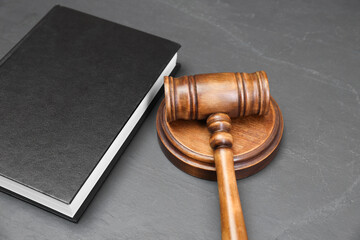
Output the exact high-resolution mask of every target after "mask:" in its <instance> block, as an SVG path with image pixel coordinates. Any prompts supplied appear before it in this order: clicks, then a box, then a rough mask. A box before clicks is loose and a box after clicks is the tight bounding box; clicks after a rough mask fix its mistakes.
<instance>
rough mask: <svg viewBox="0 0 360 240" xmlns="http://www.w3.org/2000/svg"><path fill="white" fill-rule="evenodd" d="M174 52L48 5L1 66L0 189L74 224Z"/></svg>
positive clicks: (146, 37) (149, 38)
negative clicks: (48, 8) (43, 15)
mask: <svg viewBox="0 0 360 240" xmlns="http://www.w3.org/2000/svg"><path fill="white" fill-rule="evenodd" d="M179 48H180V45H179V44H177V43H174V42H171V41H169V40H166V39H163V38H160V37H156V36H153V35H151V34H147V33H144V32H141V31H138V30H135V29H132V28H129V27H125V26H122V25H119V24H116V23H112V22H109V21H106V20H103V19H100V18H97V17H94V16H90V15H88V14H85V13H81V12H78V11H75V10H72V9H69V8H65V7H61V6H56V7H54V8H53V9H52V10H51V11H50V12H49V13H48V14H47V15H46V16H45V17H44V18H43V19H42V20H41V21H40V22H39V23H38V24H37V25H36V26H35V27H34V28H33V29H32V30H31V31H30V32H29V33H28V34H27V35H26V36H25V37H24V38H23V39H22V40H21V41H20V42H19V43H18V44H17V45H16V46H15V47H14V48H13V49H12V50H11V51H10V52H9V53H8V54H7V55H6V56H5V57H4V58H3V59H2V60H1V61H0V188H1V190H2V191H4V192H6V193H9V194H11V195H14V196H16V197H18V198H21V199H23V200H25V201H28V202H30V203H33V204H35V205H37V206H40V207H42V208H44V209H46V210H48V211H51V212H53V213H55V214H58V215H60V216H62V217H65V218H67V219H69V220H72V221H77V220H78V219H79V217H80V216H81V214H82V212H83V211H84V209H85V208H86V206H87V205H88V203H89V202H90V200H91V199H92V197H93V196H94V194H95V192H96V190H97V189H98V188H99V186H100V185H101V183H102V181H103V180H104V178H105V177H106V175H107V174H108V173H109V171H110V169H111V167H112V166H113V165H114V164H115V162H116V160H117V158H118V156H119V155H120V154H121V151H122V150H123V149H124V147H125V146H126V144H127V143H128V142H129V139H130V138H131V137H132V135H133V134H134V131H135V130H136V128H137V126H139V125H140V123H141V120H142V119H144V114H146V112H147V110H148V109H149V106H150V105H151V103H153V102H154V99H155V97H156V95H157V93H158V92H159V90H160V88H161V87H162V83H163V77H164V76H165V75H169V74H170V73H171V72H172V70H173V69H174V68H175V65H176V57H177V51H178V49H179Z"/></svg>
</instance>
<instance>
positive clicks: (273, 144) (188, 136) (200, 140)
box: [156, 97, 284, 180]
mask: <svg viewBox="0 0 360 240" xmlns="http://www.w3.org/2000/svg"><path fill="white" fill-rule="evenodd" d="M165 114H166V111H165V103H164V101H162V103H161V104H160V107H159V109H158V112H157V117H156V128H157V134H158V139H159V143H160V146H161V149H162V151H163V152H164V154H165V155H166V156H167V158H168V159H169V160H170V161H171V162H172V163H173V164H174V165H175V166H176V167H178V168H179V169H181V170H182V171H184V172H186V173H188V174H190V175H192V176H195V177H199V178H203V179H208V180H216V169H215V163H214V158H213V150H212V148H211V147H210V144H209V139H210V132H209V131H208V129H207V126H206V121H186V120H177V121H174V122H171V123H169V122H167V121H166V116H165ZM283 131H284V121H283V118H282V114H281V111H280V108H279V106H278V105H277V103H276V102H275V100H274V99H273V98H272V97H271V102H270V110H269V112H268V113H267V114H266V115H264V116H260V117H259V116H249V117H244V118H237V119H232V129H231V131H230V133H231V135H232V136H233V139H234V144H233V147H232V149H233V153H234V167H235V175H236V178H237V179H241V178H245V177H248V176H250V175H252V174H255V173H257V172H259V171H260V170H261V169H263V168H264V167H265V166H267V165H268V164H269V163H270V162H271V160H272V159H273V158H274V156H275V154H276V152H277V150H278V148H279V144H280V141H281V138H282V135H283Z"/></svg>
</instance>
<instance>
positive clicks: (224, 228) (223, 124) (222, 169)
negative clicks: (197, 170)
mask: <svg viewBox="0 0 360 240" xmlns="http://www.w3.org/2000/svg"><path fill="white" fill-rule="evenodd" d="M206 124H207V127H208V129H209V131H210V133H211V137H210V146H211V147H212V148H213V150H214V160H215V167H216V175H217V183H218V190H219V202H220V215H221V237H222V239H233V240H234V239H242V240H246V239H247V233H246V227H245V221H244V217H243V213H242V208H241V203H240V197H239V192H238V187H237V184H236V177H235V170H234V161H233V151H232V149H231V147H232V145H233V138H232V136H231V134H230V133H229V131H230V129H231V119H230V117H229V116H228V115H227V114H226V113H215V114H212V115H210V116H209V117H208V119H207V121H206Z"/></svg>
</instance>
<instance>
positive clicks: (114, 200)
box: [0, 0, 360, 240]
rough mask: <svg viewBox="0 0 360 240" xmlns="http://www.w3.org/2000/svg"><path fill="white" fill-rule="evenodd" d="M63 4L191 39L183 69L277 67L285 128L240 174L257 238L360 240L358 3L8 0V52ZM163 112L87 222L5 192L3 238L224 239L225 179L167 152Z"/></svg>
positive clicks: (0, 2)
mask: <svg viewBox="0 0 360 240" xmlns="http://www.w3.org/2000/svg"><path fill="white" fill-rule="evenodd" d="M57 3H60V4H62V5H64V6H68V7H72V8H75V9H77V10H80V11H84V12H87V13H90V14H93V15H96V16H99V17H102V18H105V19H108V20H111V21H114V22H118V23H121V24H125V25H128V26H131V27H135V28H138V29H141V30H144V31H146V32H150V33H154V34H157V35H160V36H162V37H166V38H169V39H172V40H175V41H177V42H179V43H181V44H182V49H181V51H180V52H179V62H181V63H182V69H181V71H180V73H179V74H180V75H184V74H195V73H204V72H218V71H246V72H253V71H256V70H265V71H267V73H268V76H269V79H270V88H271V93H272V95H273V97H274V98H275V99H276V100H277V102H278V103H279V105H280V108H281V109H282V111H283V115H284V120H285V132H284V138H283V142H282V145H281V148H280V152H279V154H278V155H277V157H276V158H275V160H274V161H273V162H272V163H271V164H270V165H269V166H268V167H267V168H266V169H264V170H263V171H261V172H260V173H258V174H256V175H254V176H252V177H249V178H247V179H244V180H241V181H238V185H239V191H240V196H241V200H242V206H243V209H244V214H245V220H246V225H247V229H248V234H249V239H258V240H261V239H312V240H314V239H349V240H359V239H360V121H359V119H360V93H359V92H360V81H359V75H360V65H359V63H360V24H359V23H360V14H359V12H360V2H359V1H356V0H353V1H351V0H349V1H335V0H326V1H325V0H323V1H297V2H293V3H289V2H288V1H268V0H261V1H251V2H250V1H248V2H245V1H235V0H234V1H217V2H211V3H210V2H207V1H199V0H196V1H178V0H176V1H175V0H174V1H161V0H158V1H156V0H155V1H110V0H109V1H89V2H88V1H58V2H56V1H45V0H43V1H40V0H32V1H26V0H23V1H10V0H8V1H4V0H0V55H1V56H3V55H4V54H6V53H7V52H8V51H9V50H10V49H11V48H12V47H13V46H14V44H16V42H18V41H19V40H20V39H21V37H22V36H24V34H26V33H27V32H28V31H29V30H30V29H31V27H32V26H34V24H35V23H36V22H37V21H38V20H39V19H40V18H41V17H42V16H43V15H44V14H45V13H46V12H47V11H48V10H49V9H50V8H51V7H52V6H53V5H54V4H57ZM114 47H116V46H114ZM155 114H156V109H154V110H153V111H152V112H151V114H150V116H149V117H148V118H147V120H146V121H145V123H144V125H143V126H142V127H141V129H140V130H139V132H138V133H137V135H136V136H135V138H134V140H133V141H132V142H131V144H130V146H129V147H128V148H127V150H126V151H125V153H124V154H123V156H122V157H121V159H120V160H119V162H118V164H117V165H116V167H115V168H114V170H113V171H112V173H111V175H110V176H109V178H108V179H107V181H106V182H105V184H104V186H103V187H102V188H101V190H100V191H99V192H98V194H97V196H96V197H95V199H94V201H93V202H92V204H91V205H90V206H89V208H88V209H87V211H86V212H85V214H84V215H83V217H82V219H81V220H80V222H79V223H78V224H73V223H70V222H68V221H66V220H63V219H61V218H59V217H57V216H55V215H52V214H50V213H47V212H45V211H43V210H41V209H38V208H36V207H33V206H32V205H29V204H27V203H24V202H22V201H20V200H17V199H15V198H13V197H10V196H8V195H6V194H3V193H0V239H39V240H41V239H140V238H142V239H219V238H220V219H219V206H218V193H217V184H216V182H210V181H206V180H201V179H197V178H194V177H191V176H189V175H187V174H185V173H183V172H181V171H180V170H178V169H177V168H175V167H174V166H173V165H172V164H171V163H170V162H169V161H168V160H167V159H166V158H165V157H164V155H163V154H162V152H161V150H160V148H159V146H158V143H157V140H156V131H155Z"/></svg>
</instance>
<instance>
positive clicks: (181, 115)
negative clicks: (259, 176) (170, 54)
mask: <svg viewBox="0 0 360 240" xmlns="http://www.w3.org/2000/svg"><path fill="white" fill-rule="evenodd" d="M164 89H165V99H164V101H163V102H162V104H161V106H160V108H159V111H158V115H157V130H158V136H159V139H160V145H161V146H162V149H163V151H164V153H165V154H166V155H167V156H168V158H169V159H170V160H171V161H172V162H173V163H174V164H175V165H176V166H177V167H179V168H180V169H182V170H184V171H185V172H187V173H189V174H191V175H194V176H198V177H204V176H205V178H211V179H213V178H214V177H215V176H214V175H215V174H214V173H216V179H217V182H218V190H219V200H220V215H221V233H222V239H223V240H225V239H226V240H227V239H232V240H234V239H242V240H245V239H247V233H246V227H245V222H244V218H243V214H242V208H241V204H240V197H239V193H238V188H237V183H236V175H235V162H234V155H233V150H232V146H233V143H234V140H233V137H232V135H231V133H230V129H231V119H230V117H233V118H239V117H246V116H250V115H256V116H257V118H259V116H262V117H261V118H263V119H265V117H264V116H267V115H270V118H268V119H269V120H270V121H264V126H265V134H260V137H263V139H259V134H258V130H259V129H261V128H259V129H258V128H257V127H259V126H257V124H255V127H254V125H253V124H252V122H253V121H255V122H256V119H257V118H254V117H253V118H252V119H251V120H252V121H248V122H247V123H248V125H249V128H248V129H251V133H252V134H249V133H248V132H246V134H245V135H244V138H245V139H248V140H249V142H250V143H251V144H249V145H253V144H256V145H257V146H256V147H257V149H256V150H255V151H254V153H255V155H258V156H263V153H264V150H268V149H269V147H270V151H268V152H267V153H266V154H265V156H266V157H265V158H260V160H259V158H257V159H256V161H258V163H257V164H256V163H254V162H251V161H250V164H248V165H247V168H245V169H246V170H245V171H244V176H248V175H250V174H253V173H255V172H257V171H259V170H261V169H262V168H263V167H265V166H266V165H267V164H268V163H269V161H271V159H272V158H273V156H274V152H276V150H277V148H278V145H279V142H280V139H281V136H282V131H283V122H282V117H281V112H280V110H279V109H278V107H277V108H276V113H274V112H271V111H269V110H270V109H272V110H274V107H272V108H271V104H270V90H269V85H268V80H267V77H266V73H265V72H262V71H261V72H255V73H251V74H247V73H213V74H200V75H194V76H190V77H189V76H183V77H180V78H172V77H165V79H164ZM271 101H273V99H271ZM164 102H165V103H164ZM269 112H271V114H269ZM206 118H207V129H208V130H209V132H210V134H211V135H210V136H209V135H207V138H206V139H209V144H205V145H204V144H199V143H200V141H197V139H196V137H198V134H196V132H197V130H199V129H202V127H201V126H200V125H197V124H196V122H195V125H193V126H194V127H193V128H189V125H188V124H187V122H190V121H181V119H183V120H201V119H206ZM239 119H240V118H239ZM280 119H281V120H280ZM176 120H177V121H176ZM271 120H272V121H271ZM171 124H174V125H176V124H178V129H176V130H175V131H171V130H170V129H171V126H170V125H171ZM190 126H191V125H190ZM243 127H244V126H243ZM245 127H246V125H245ZM240 130H242V128H240ZM173 132H176V133H175V134H173ZM279 133H280V135H279ZM174 135H178V136H180V139H181V140H182V141H181V140H180V142H181V143H179V141H178V140H177V139H176V137H174ZM235 135H237V132H235ZM248 135H250V138H248ZM194 136H195V139H194ZM275 136H276V137H275ZM204 140H205V139H204ZM202 143H204V142H202ZM259 143H260V145H259ZM206 145H207V146H209V145H210V147H211V148H212V150H211V151H209V152H208V154H209V155H204V154H202V153H201V152H203V149H207V150H208V149H209V147H206ZM239 146H240V147H241V148H244V146H246V144H245V142H243V141H242V139H241V140H240V144H239ZM194 150H195V151H194ZM196 150H197V151H198V152H200V154H199V153H198V152H196ZM179 153H180V154H179ZM247 154H248V152H244V153H243V155H245V156H246V155H247ZM204 156H205V159H204V161H199V160H201V158H203V157H204ZM209 157H210V158H211V157H212V158H211V159H210V158H209ZM211 160H212V161H211ZM239 160H240V165H243V163H244V162H243V160H244V159H243V157H240V159H239ZM210 167H213V168H214V170H215V172H212V173H213V176H206V174H207V173H209V172H210V171H209V168H210Z"/></svg>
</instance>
